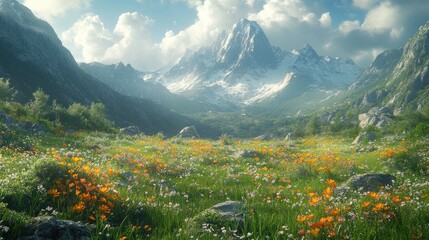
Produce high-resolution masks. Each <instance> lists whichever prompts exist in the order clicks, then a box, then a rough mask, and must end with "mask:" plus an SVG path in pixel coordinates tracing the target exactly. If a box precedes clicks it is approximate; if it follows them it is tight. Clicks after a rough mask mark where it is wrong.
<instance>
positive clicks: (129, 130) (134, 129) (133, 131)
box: [119, 126, 140, 136]
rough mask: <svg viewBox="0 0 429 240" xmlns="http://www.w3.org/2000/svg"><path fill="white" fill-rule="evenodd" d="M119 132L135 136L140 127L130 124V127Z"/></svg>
mask: <svg viewBox="0 0 429 240" xmlns="http://www.w3.org/2000/svg"><path fill="white" fill-rule="evenodd" d="M119 132H121V133H123V134H126V135H130V136H134V135H137V134H139V133H140V129H139V127H137V126H128V127H125V128H121V129H119Z"/></svg>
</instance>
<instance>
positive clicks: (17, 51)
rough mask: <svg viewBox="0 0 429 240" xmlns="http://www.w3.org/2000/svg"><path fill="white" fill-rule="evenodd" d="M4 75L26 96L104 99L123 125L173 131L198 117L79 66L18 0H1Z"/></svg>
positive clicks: (1, 69)
mask: <svg viewBox="0 0 429 240" xmlns="http://www.w3.org/2000/svg"><path fill="white" fill-rule="evenodd" d="M0 77H4V78H8V79H10V83H11V85H12V86H13V87H14V88H15V89H16V90H17V91H18V96H17V99H18V100H19V101H22V102H25V101H28V100H29V99H31V98H32V93H33V92H34V91H36V90H37V89H42V90H43V91H44V92H45V93H46V94H48V95H50V97H51V98H52V99H55V100H56V101H57V102H58V103H60V104H62V105H64V106H68V105H70V104H72V103H74V102H80V103H83V104H90V103H91V102H100V103H103V104H104V105H105V106H106V111H107V115H108V117H109V119H111V120H113V121H114V122H115V123H116V124H117V125H119V126H128V125H136V126H138V127H140V129H142V130H143V131H144V132H146V133H157V132H159V131H164V132H165V133H166V134H169V135H173V134H175V133H177V132H178V131H180V129H181V128H182V127H184V126H187V125H189V124H194V121H191V120H189V119H186V118H184V117H182V116H180V115H177V114H175V113H173V112H171V111H169V110H167V109H166V108H164V107H162V106H161V105H158V104H155V103H153V102H152V101H148V100H142V99H137V98H131V97H127V96H124V95H121V94H120V93H118V92H116V91H114V90H112V89H111V88H110V87H108V86H107V85H106V84H104V83H102V82H100V81H99V80H97V79H96V78H94V77H92V76H90V75H89V74H87V73H86V72H84V71H83V70H81V69H80V68H79V66H78V64H77V63H76V61H75V60H74V58H73V56H72V55H71V53H70V51H69V50H67V49H66V48H65V47H64V46H63V45H62V43H61V41H60V39H59V38H58V37H57V35H56V33H55V32H54V30H53V29H52V27H51V26H50V25H49V24H48V23H47V22H45V21H43V20H40V19H38V18H36V17H35V16H34V15H33V13H32V12H31V11H30V10H29V9H28V8H26V7H25V6H23V5H22V4H20V3H18V2H17V1H14V0H0Z"/></svg>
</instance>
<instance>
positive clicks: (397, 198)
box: [392, 195, 401, 204]
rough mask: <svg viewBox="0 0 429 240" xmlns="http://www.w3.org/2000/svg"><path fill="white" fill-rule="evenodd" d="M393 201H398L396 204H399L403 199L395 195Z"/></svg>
mask: <svg viewBox="0 0 429 240" xmlns="http://www.w3.org/2000/svg"><path fill="white" fill-rule="evenodd" d="M392 202H394V203H396V204H398V203H400V202H401V199H400V198H399V196H397V195H396V196H393V197H392Z"/></svg>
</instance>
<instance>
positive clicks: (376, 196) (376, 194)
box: [368, 192, 380, 199]
mask: <svg viewBox="0 0 429 240" xmlns="http://www.w3.org/2000/svg"><path fill="white" fill-rule="evenodd" d="M368 196H369V197H371V198H375V199H377V198H379V197H380V194H378V193H376V192H370V193H368Z"/></svg>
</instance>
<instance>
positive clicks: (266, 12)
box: [249, 0, 315, 28]
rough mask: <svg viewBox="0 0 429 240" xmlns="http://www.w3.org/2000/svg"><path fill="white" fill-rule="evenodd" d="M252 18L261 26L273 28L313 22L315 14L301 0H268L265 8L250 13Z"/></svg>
mask: <svg viewBox="0 0 429 240" xmlns="http://www.w3.org/2000/svg"><path fill="white" fill-rule="evenodd" d="M249 18H250V19H251V20H255V21H257V22H258V23H259V24H260V25H261V26H264V27H267V28H271V27H275V26H283V27H285V26H290V25H293V24H295V23H296V22H308V23H312V22H314V20H315V14H314V13H312V12H310V11H309V10H308V9H307V7H306V5H305V4H304V3H303V2H302V1H300V0H283V1H279V0H267V1H266V3H265V4H264V6H263V9H262V10H261V11H259V12H257V13H253V14H250V15H249Z"/></svg>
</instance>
